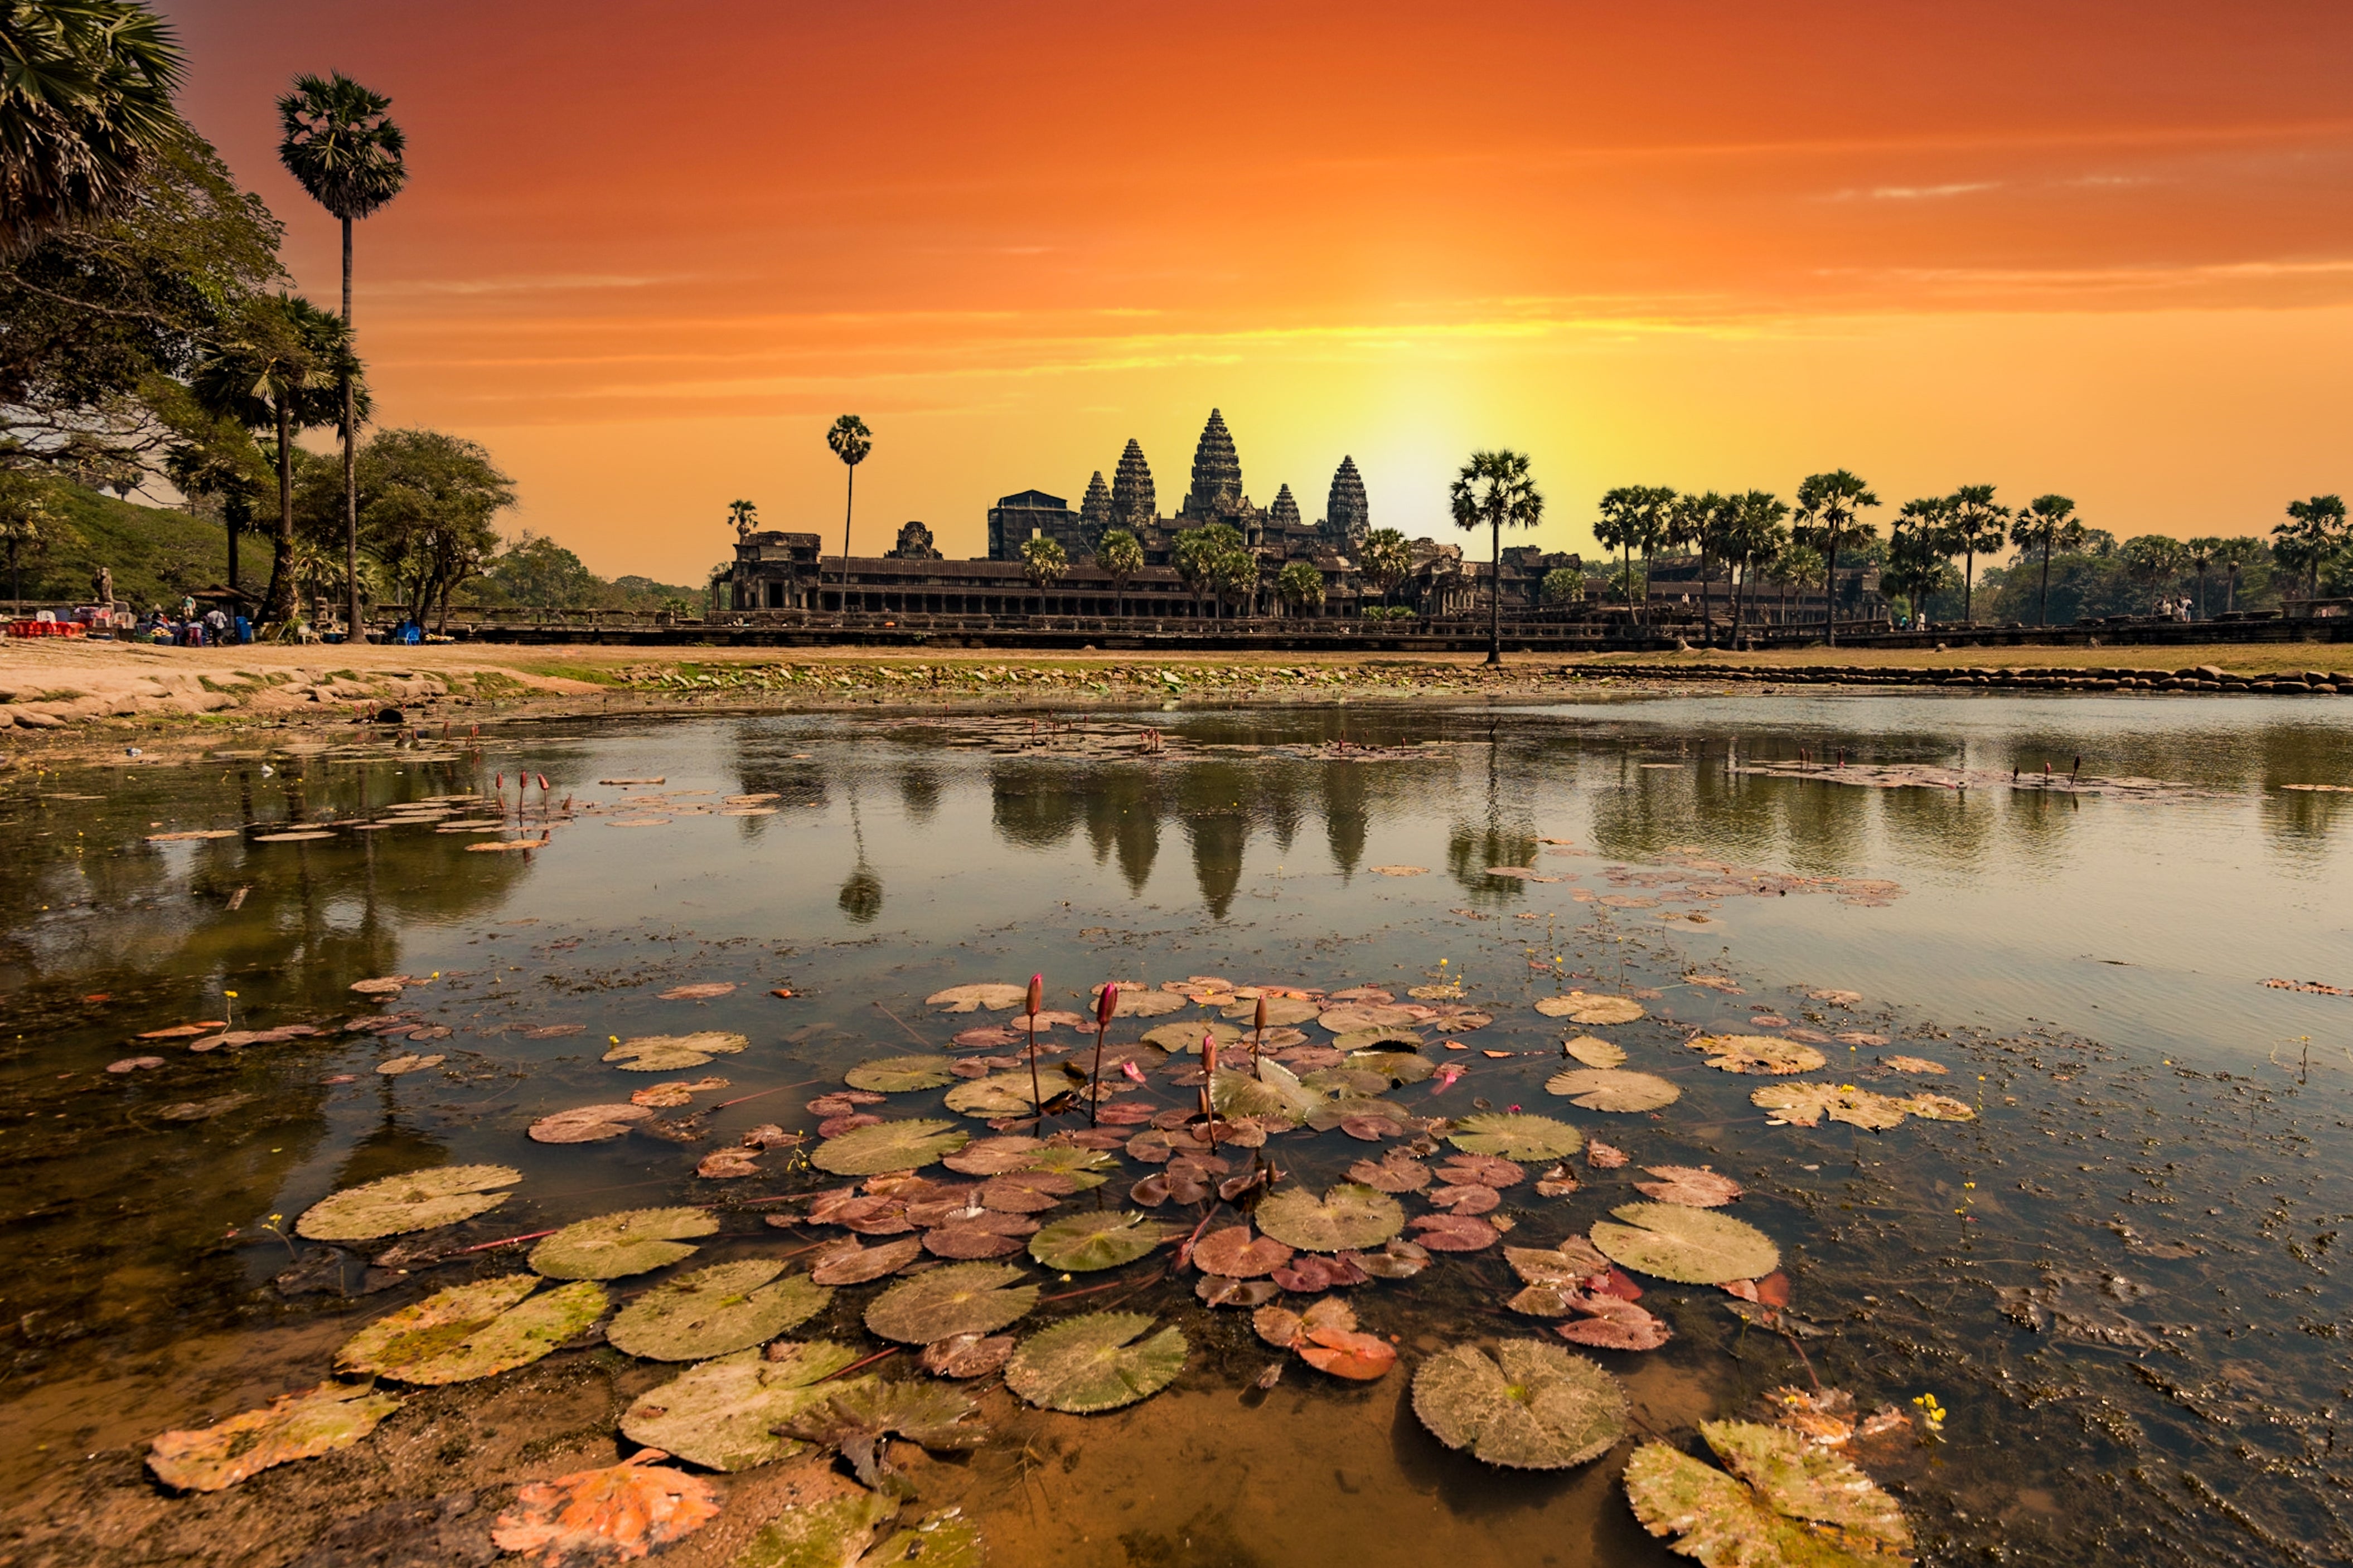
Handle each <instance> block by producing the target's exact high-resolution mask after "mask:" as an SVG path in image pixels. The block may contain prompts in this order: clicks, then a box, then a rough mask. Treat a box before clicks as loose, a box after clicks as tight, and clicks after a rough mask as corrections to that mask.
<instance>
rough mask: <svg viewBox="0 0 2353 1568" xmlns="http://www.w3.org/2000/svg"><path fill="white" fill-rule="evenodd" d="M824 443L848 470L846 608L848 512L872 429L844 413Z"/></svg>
mask: <svg viewBox="0 0 2353 1568" xmlns="http://www.w3.org/2000/svg"><path fill="white" fill-rule="evenodd" d="M825 444H826V445H827V446H828V447H831V448H832V449H833V455H834V456H835V457H837V458H840V459H841V466H842V467H843V468H847V469H849V491H848V493H847V494H846V495H845V496H844V498H843V500H842V503H841V607H842V608H843V609H844V610H847V609H849V514H850V511H851V510H852V509H853V508H855V507H856V506H857V504H858V465H859V464H860V463H862V462H864V461H865V460H866V454H867V453H869V452H871V451H872V450H873V449H874V432H873V431H871V430H869V429H868V428H867V427H866V421H865V420H863V419H860V417H859V416H857V415H855V414H845V415H843V416H841V417H840V418H839V419H837V420H835V421H834V422H833V427H832V428H831V429H829V430H828V431H827V432H826V433H825Z"/></svg>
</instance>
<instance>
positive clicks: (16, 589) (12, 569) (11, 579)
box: [8, 539, 25, 614]
mask: <svg viewBox="0 0 2353 1568" xmlns="http://www.w3.org/2000/svg"><path fill="white" fill-rule="evenodd" d="M8 603H9V605H11V606H12V607H14V608H15V609H16V611H17V612H18V613H20V614H21V613H22V612H23V610H24V608H25V578H24V574H22V573H20V572H18V571H17V570H16V541H15V540H14V539H11V540H10V541H8Z"/></svg>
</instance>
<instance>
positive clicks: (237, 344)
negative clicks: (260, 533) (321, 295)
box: [195, 294, 368, 627]
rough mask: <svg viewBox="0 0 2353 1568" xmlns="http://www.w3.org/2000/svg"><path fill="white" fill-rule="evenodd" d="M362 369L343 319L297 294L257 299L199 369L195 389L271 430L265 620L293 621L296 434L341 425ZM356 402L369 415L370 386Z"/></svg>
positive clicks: (211, 403) (219, 408)
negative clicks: (271, 516)
mask: <svg viewBox="0 0 2353 1568" xmlns="http://www.w3.org/2000/svg"><path fill="white" fill-rule="evenodd" d="M359 375H360V366H359V362H358V361H357V360H356V359H354V358H353V355H352V352H351V346H350V338H349V336H348V334H346V333H345V331H343V322H342V321H339V320H337V319H336V318H335V317H333V316H332V315H330V314H328V313H327V312H326V311H324V310H320V309H319V308H318V307H317V306H316V305H313V304H311V302H310V301H309V300H305V299H303V298H301V296H300V295H296V294H281V295H280V296H278V297H276V298H275V299H270V300H260V301H258V302H256V303H255V304H254V305H253V306H252V307H251V308H249V309H248V310H246V311H245V312H244V313H243V315H242V317H241V318H240V320H239V321H238V322H237V325H236V327H235V329H234V330H233V331H231V332H230V333H228V334H227V336H226V337H225V338H224V340H223V341H222V342H220V343H219V344H218V345H217V346H216V348H215V349H214V351H213V352H212V353H210V354H209V355H208V356H207V357H206V360H205V361H204V363H202V364H201V365H199V366H198V367H197V371H196V378H195V392H196V397H197V399H198V401H199V402H200V403H202V404H203V405H204V406H206V408H208V409H211V410H213V411H214V412H215V413H217V414H223V415H227V416H229V417H230V418H233V419H236V420H238V421H239V422H241V423H242V424H244V425H245V426H247V427H248V428H267V429H269V431H270V432H271V435H272V441H273V445H272V447H271V454H272V456H273V458H275V460H276V462H277V465H278V529H277V532H276V534H275V536H274V537H273V539H272V541H271V559H270V571H269V592H268V594H267V595H265V596H264V598H263V600H262V605H261V619H262V622H263V623H264V624H265V625H267V624H269V623H273V622H274V623H278V624H280V625H283V624H286V623H288V622H290V620H291V618H292V616H293V613H294V603H295V600H294V595H295V586H294V577H293V574H292V572H291V571H290V565H289V555H290V552H291V551H292V550H293V548H294V460H295V459H294V437H295V434H296V432H298V431H301V430H307V429H314V428H316V427H318V426H324V425H332V424H334V423H335V422H336V421H337V420H338V419H339V418H340V417H341V416H342V414H343V386H344V384H345V383H346V382H347V381H348V382H350V383H352V384H354V385H355V386H356V385H357V384H358V381H359ZM355 400H356V401H355V406H356V407H357V409H358V410H359V413H360V415H361V416H362V417H364V416H366V414H367V412H368V400H367V395H366V389H365V388H364V386H360V387H359V388H358V391H357V392H356V394H355ZM353 626H354V627H356V626H357V623H356V622H355V623H353Z"/></svg>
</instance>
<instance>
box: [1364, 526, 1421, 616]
mask: <svg viewBox="0 0 2353 1568" xmlns="http://www.w3.org/2000/svg"><path fill="white" fill-rule="evenodd" d="M1356 564H1357V566H1358V567H1359V568H1360V569H1361V570H1362V571H1363V573H1364V576H1365V581H1366V582H1368V583H1370V584H1373V585H1374V586H1375V587H1377V588H1378V589H1379V590H1380V591H1381V603H1382V604H1384V605H1387V604H1388V602H1389V595H1391V594H1393V593H1395V592H1396V591H1397V585H1398V584H1400V583H1402V582H1404V581H1405V580H1406V578H1407V577H1408V576H1409V575H1410V574H1412V572H1413V546H1412V545H1410V544H1409V543H1407V542H1406V537H1405V535H1404V534H1402V533H1400V532H1398V531H1397V530H1396V529H1394V528H1376V529H1374V530H1373V531H1371V532H1369V533H1367V534H1366V535H1365V542H1364V543H1363V544H1361V545H1359V546H1357V549H1356Z"/></svg>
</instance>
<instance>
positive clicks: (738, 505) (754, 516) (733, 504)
mask: <svg viewBox="0 0 2353 1568" xmlns="http://www.w3.org/2000/svg"><path fill="white" fill-rule="evenodd" d="M727 521H729V522H731V523H733V524H734V525H735V531H736V532H737V533H739V534H744V533H750V532H751V531H753V530H754V529H756V528H758V527H759V526H760V507H759V503H758V502H756V501H748V500H731V501H729V502H728V503H727Z"/></svg>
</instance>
